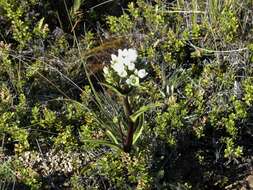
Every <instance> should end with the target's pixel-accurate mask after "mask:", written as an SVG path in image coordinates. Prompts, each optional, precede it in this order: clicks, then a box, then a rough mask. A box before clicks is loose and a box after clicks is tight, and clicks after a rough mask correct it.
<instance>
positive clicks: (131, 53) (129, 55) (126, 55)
mask: <svg viewBox="0 0 253 190" xmlns="http://www.w3.org/2000/svg"><path fill="white" fill-rule="evenodd" d="M118 57H119V58H122V59H124V63H126V64H128V63H130V62H135V61H136V59H137V57H138V54H137V51H136V50H135V49H132V48H130V49H123V50H121V49H119V50H118Z"/></svg>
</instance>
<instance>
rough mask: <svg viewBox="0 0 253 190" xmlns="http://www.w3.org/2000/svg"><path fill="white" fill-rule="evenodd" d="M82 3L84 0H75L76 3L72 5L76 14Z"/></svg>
mask: <svg viewBox="0 0 253 190" xmlns="http://www.w3.org/2000/svg"><path fill="white" fill-rule="evenodd" d="M81 4H82V0H74V4H73V7H72V9H73V12H74V14H75V13H76V12H77V11H78V10H79V9H80V6H81Z"/></svg>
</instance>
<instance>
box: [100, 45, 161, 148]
mask: <svg viewBox="0 0 253 190" xmlns="http://www.w3.org/2000/svg"><path fill="white" fill-rule="evenodd" d="M137 58H138V54H137V51H136V50H135V49H132V48H130V49H123V50H122V49H119V50H118V55H115V54H112V55H111V64H110V65H109V66H106V67H104V69H103V73H104V76H105V80H106V82H107V83H106V84H105V83H101V84H102V85H103V86H105V87H106V88H109V90H111V91H112V92H113V93H115V95H116V96H117V97H118V98H116V99H114V100H115V101H116V104H118V105H119V106H120V107H121V108H120V109H119V110H120V112H117V113H116V114H114V116H112V114H111V113H110V114H109V115H108V118H111V120H112V122H111V120H110V121H109V120H108V123H103V126H104V127H106V134H107V135H108V137H109V138H110V139H111V141H112V143H111V142H107V141H106V142H105V141H96V142H97V143H103V144H106V145H110V146H111V147H114V148H115V147H117V148H120V149H121V150H122V149H123V151H124V152H130V151H131V149H132V146H133V145H134V144H135V143H136V141H137V140H138V139H139V137H140V135H141V134H142V131H143V128H144V125H145V120H144V113H145V112H146V111H149V110H150V109H152V108H154V107H157V106H160V105H161V104H160V103H155V104H149V105H142V104H143V102H141V101H140V99H141V98H140V97H141V94H142V91H143V88H139V87H140V81H141V80H144V79H145V77H146V76H147V75H148V73H147V71H146V70H145V68H141V64H140V62H138V59H137ZM134 89H138V90H134ZM108 98H109V99H111V97H108ZM103 109H104V107H103V106H102V105H101V110H103ZM121 111H122V112H121ZM107 113H108V112H107V111H105V114H107Z"/></svg>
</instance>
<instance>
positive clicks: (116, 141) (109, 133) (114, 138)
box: [106, 130, 119, 145]
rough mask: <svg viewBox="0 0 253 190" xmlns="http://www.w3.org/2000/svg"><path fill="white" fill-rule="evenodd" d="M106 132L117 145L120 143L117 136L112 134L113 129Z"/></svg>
mask: <svg viewBox="0 0 253 190" xmlns="http://www.w3.org/2000/svg"><path fill="white" fill-rule="evenodd" d="M106 134H107V136H108V137H109V138H110V139H111V140H112V141H113V142H114V143H115V144H116V145H119V142H118V140H117V138H116V137H115V135H113V134H112V132H111V131H109V130H106Z"/></svg>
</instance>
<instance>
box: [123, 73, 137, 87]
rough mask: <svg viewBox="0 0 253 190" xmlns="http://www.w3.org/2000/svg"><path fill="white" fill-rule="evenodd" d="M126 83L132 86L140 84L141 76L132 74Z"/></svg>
mask: <svg viewBox="0 0 253 190" xmlns="http://www.w3.org/2000/svg"><path fill="white" fill-rule="evenodd" d="M126 83H127V84H128V85H131V86H139V78H138V77H137V76H135V75H131V76H130V77H129V78H128V79H127V80H126Z"/></svg>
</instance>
